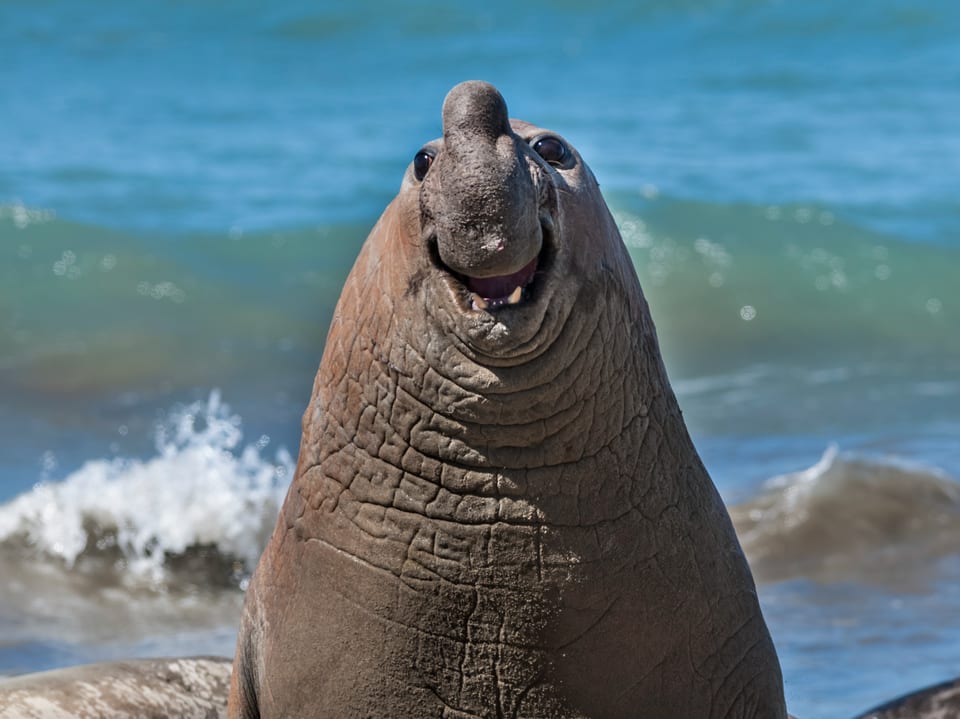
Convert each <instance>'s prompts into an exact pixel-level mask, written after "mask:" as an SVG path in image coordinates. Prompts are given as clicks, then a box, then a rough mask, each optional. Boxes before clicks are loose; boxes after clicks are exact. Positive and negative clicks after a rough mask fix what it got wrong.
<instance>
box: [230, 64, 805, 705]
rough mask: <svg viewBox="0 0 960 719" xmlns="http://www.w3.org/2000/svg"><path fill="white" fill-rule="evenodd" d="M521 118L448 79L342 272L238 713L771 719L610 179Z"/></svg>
mask: <svg viewBox="0 0 960 719" xmlns="http://www.w3.org/2000/svg"><path fill="white" fill-rule="evenodd" d="M507 117H508V116H507V112H506V106H505V104H504V102H503V99H502V98H501V96H500V95H499V93H498V92H497V91H496V90H495V89H494V88H493V87H492V86H490V85H487V84H485V83H480V82H469V83H464V84H462V85H458V86H457V87H456V88H454V89H453V90H452V91H451V92H450V94H449V95H448V96H447V99H446V101H445V103H444V108H443V137H442V138H441V139H439V140H436V141H434V142H431V143H429V144H428V145H426V146H425V147H424V149H423V150H422V151H421V153H418V156H417V158H416V160H415V162H414V164H413V165H412V166H411V168H410V169H408V171H407V173H406V176H405V178H404V181H403V185H402V187H401V189H400V193H399V195H398V196H397V197H396V199H395V200H394V201H393V202H392V203H391V204H390V206H389V207H388V208H387V210H386V211H385V213H384V214H383V216H382V217H381V218H380V221H379V222H378V223H377V225H376V227H375V228H374V229H373V231H372V232H371V234H370V237H369V238H368V240H367V242H366V244H365V245H364V247H363V250H362V251H361V253H360V256H359V258H358V259H357V262H356V265H355V266H354V268H353V271H352V272H351V274H350V276H349V278H348V279H347V282H346V286H345V287H344V290H343V294H342V296H341V298H340V302H339V304H338V306H337V310H336V313H335V316H334V319H333V323H332V325H331V328H330V333H329V336H328V339H327V346H326V350H325V353H324V357H323V360H322V362H321V365H320V370H319V373H318V374H317V378H316V381H315V384H314V389H313V396H312V398H311V401H310V405H309V407H308V409H307V411H306V414H305V416H304V420H303V438H302V443H301V448H300V456H299V461H298V466H297V472H296V476H295V478H294V481H293V484H292V486H291V488H290V491H289V493H288V495H287V498H286V501H285V503H284V506H283V509H282V511H281V515H280V519H279V522H278V525H277V528H276V531H275V533H274V535H273V537H272V539H271V541H270V543H269V545H268V547H267V549H266V550H265V552H264V554H263V557H262V559H261V561H260V564H259V566H258V568H257V570H256V572H255V574H254V577H253V579H252V580H251V584H250V588H249V591H248V594H247V600H246V604H245V609H244V616H243V620H242V625H241V631H240V637H239V641H238V650H237V657H236V664H235V672H234V677H233V682H232V686H231V704H230V716H232V717H248V718H249V717H302V718H306V717H336V718H337V719H353V718H357V719H359V718H361V717H363V718H366V717H378V718H379V717H387V718H389V719H401V718H406V717H410V718H413V717H416V718H418V719H422V718H425V717H435V718H437V719H440V718H441V717H445V718H454V717H456V718H458V719H467V718H468V717H470V718H480V717H482V718H484V719H486V718H487V717H490V718H494V717H497V718H499V717H511V718H521V717H523V718H533V717H539V718H544V717H549V718H551V719H567V718H573V717H590V718H592V719H600V718H604V719H607V718H615V717H616V718H623V719H634V718H635V717H670V718H671V719H686V718H689V719H694V718H695V719H708V718H710V717H715V718H718V719H719V718H721V717H726V718H730V719H733V718H735V717H743V718H747V717H757V718H762V719H783V718H784V717H786V711H785V708H784V702H783V689H782V680H781V675H780V667H779V664H778V661H777V657H776V654H775V652H774V648H773V644H772V642H771V640H770V636H769V634H768V632H767V628H766V625H765V623H764V620H763V617H762V616H761V613H760V608H759V606H758V603H757V596H756V592H755V588H754V583H753V580H752V578H751V575H750V571H749V569H748V567H747V564H746V561H745V560H744V557H743V554H742V552H741V550H740V546H739V544H738V542H737V538H736V536H735V535H734V531H733V528H732V526H731V523H730V520H729V518H728V516H727V513H726V510H725V509H724V507H723V504H722V502H721V500H720V498H719V496H718V495H717V492H716V490H715V489H714V486H713V484H712V483H711V481H710V478H709V477H708V475H707V472H706V471H705V469H704V468H703V466H702V464H701V462H700V459H699V458H698V456H697V453H696V451H695V449H694V447H693V445H692V443H691V441H690V438H689V436H688V434H687V431H686V428H685V426H684V423H683V420H682V418H681V414H680V410H679V408H678V406H677V402H676V400H675V398H674V395H673V392H672V391H671V389H670V386H669V383H668V381H667V376H666V373H665V371H664V368H663V364H662V362H661V359H660V353H659V349H658V346H657V340H656V336H655V333H654V328H653V323H652V321H651V319H650V315H649V311H648V308H647V304H646V301H645V300H644V298H643V295H642V293H641V290H640V287H639V284H638V282H637V278H636V274H635V272H634V269H633V266H632V264H631V261H630V258H629V256H628V254H627V252H626V249H625V248H624V245H623V243H622V241H621V239H620V236H619V233H618V231H617V228H616V225H615V223H614V221H613V219H612V217H611V215H610V213H609V211H608V209H607V207H606V205H605V204H604V201H603V199H602V197H601V195H600V191H599V188H598V186H597V183H596V180H595V179H594V177H593V175H592V173H591V172H590V170H589V169H588V168H587V166H586V165H585V164H584V163H583V160H582V159H581V158H580V156H579V155H578V154H577V152H576V151H575V150H574V149H573V148H572V147H571V146H570V145H569V144H568V143H566V142H565V141H564V140H563V139H562V138H560V137H559V136H557V135H555V134H553V133H550V132H547V131H546V130H542V129H540V128H537V127H534V126H533V125H530V124H527V123H524V122H518V121H513V122H511V121H509V120H508V119H507Z"/></svg>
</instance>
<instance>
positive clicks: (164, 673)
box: [0, 657, 231, 719]
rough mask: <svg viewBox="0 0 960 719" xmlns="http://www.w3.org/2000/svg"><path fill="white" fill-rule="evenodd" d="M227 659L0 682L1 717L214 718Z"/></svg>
mask: <svg viewBox="0 0 960 719" xmlns="http://www.w3.org/2000/svg"><path fill="white" fill-rule="evenodd" d="M230 667H231V661H230V660H229V659H221V658H218V657H190V658H182V659H140V660H132V661H124V662H105V663H102V664H89V665H85V666H78V667H72V668H70V669H58V670H55V671H50V672H41V673H39V674H27V675H25V676H22V677H13V678H11V679H2V680H0V719H167V718H168V717H169V718H170V719H172V718H173V717H176V718H177V719H217V717H223V716H226V696H227V688H228V686H229V683H230Z"/></svg>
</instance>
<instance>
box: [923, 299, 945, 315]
mask: <svg viewBox="0 0 960 719" xmlns="http://www.w3.org/2000/svg"><path fill="white" fill-rule="evenodd" d="M926 308H927V312H929V313H930V314H932V315H935V314H937V313H939V312H940V310H942V309H943V302H941V301H940V300H938V299H937V298H936V297H931V298H930V299H929V300H927V304H926Z"/></svg>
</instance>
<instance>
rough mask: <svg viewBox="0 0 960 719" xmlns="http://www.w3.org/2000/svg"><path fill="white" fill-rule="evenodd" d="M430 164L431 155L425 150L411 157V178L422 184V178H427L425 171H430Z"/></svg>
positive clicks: (431, 160) (431, 161)
mask: <svg viewBox="0 0 960 719" xmlns="http://www.w3.org/2000/svg"><path fill="white" fill-rule="evenodd" d="M432 164H433V155H431V154H430V153H429V152H427V151H426V150H420V152H418V153H417V154H416V155H414V156H413V176H414V177H416V178H417V182H423V178H424V177H426V176H427V170H429V169H430V165H432Z"/></svg>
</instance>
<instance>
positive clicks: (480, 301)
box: [470, 287, 523, 310]
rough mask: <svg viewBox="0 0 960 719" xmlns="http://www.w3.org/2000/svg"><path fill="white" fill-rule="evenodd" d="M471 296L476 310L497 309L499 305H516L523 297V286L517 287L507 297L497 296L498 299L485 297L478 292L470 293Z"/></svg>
mask: <svg viewBox="0 0 960 719" xmlns="http://www.w3.org/2000/svg"><path fill="white" fill-rule="evenodd" d="M470 296H471V298H472V299H473V309H475V310H488V309H489V310H495V309H497V308H498V307H503V306H505V305H515V304H518V303H519V302H520V300H521V299H523V288H522V287H517V288H516V289H514V291H513V292H511V293H510V295H509V296H507V297H497V298H496V299H484V298H483V297H481V296H480V295H478V294H477V293H476V292H471V293H470Z"/></svg>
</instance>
